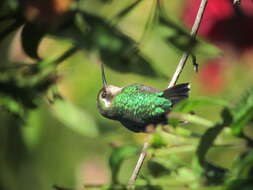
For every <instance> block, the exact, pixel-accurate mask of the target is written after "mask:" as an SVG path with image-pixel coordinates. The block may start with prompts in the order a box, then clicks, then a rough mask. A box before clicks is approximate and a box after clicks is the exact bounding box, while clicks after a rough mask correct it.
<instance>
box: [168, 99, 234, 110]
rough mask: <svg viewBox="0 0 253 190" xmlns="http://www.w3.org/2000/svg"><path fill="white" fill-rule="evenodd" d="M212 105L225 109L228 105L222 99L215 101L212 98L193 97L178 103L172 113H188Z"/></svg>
mask: <svg viewBox="0 0 253 190" xmlns="http://www.w3.org/2000/svg"><path fill="white" fill-rule="evenodd" d="M212 105H218V106H223V107H226V106H228V105H229V103H228V102H227V101H225V100H222V99H217V98H213V97H207V96H202V97H194V98H189V99H187V100H184V101H182V102H179V103H178V104H177V105H176V106H175V107H174V108H173V111H175V112H190V111H194V109H196V108H199V107H203V106H212Z"/></svg>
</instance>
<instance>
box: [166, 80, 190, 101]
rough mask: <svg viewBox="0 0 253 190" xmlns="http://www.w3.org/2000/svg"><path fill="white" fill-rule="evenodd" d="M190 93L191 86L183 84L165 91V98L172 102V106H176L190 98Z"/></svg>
mask: <svg viewBox="0 0 253 190" xmlns="http://www.w3.org/2000/svg"><path fill="white" fill-rule="evenodd" d="M189 91H190V84H189V83H182V84H178V85H175V86H173V87H171V88H168V89H166V90H164V95H163V97H165V98H167V99H169V100H171V101H172V104H173V105H174V104H176V103H178V102H179V101H181V100H183V99H186V98H188V96H189Z"/></svg>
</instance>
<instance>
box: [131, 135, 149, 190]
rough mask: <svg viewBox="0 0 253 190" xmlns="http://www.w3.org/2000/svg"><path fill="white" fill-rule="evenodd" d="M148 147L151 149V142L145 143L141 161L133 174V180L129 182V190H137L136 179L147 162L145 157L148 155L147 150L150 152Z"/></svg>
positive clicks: (139, 160) (140, 157)
mask: <svg viewBox="0 0 253 190" xmlns="http://www.w3.org/2000/svg"><path fill="white" fill-rule="evenodd" d="M148 147H149V140H146V141H145V142H144V145H143V148H142V150H141V154H140V156H139V159H138V161H137V163H136V166H135V168H134V171H133V173H132V176H131V178H130V179H129V182H128V190H133V189H135V181H136V178H137V176H138V174H139V172H140V170H141V166H142V164H143V162H144V160H145V157H146V155H147V150H148Z"/></svg>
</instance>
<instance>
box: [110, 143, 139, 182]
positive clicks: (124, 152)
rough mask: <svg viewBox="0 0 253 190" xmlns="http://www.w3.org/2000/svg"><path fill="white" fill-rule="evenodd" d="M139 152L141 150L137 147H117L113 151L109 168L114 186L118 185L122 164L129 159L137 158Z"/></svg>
mask: <svg viewBox="0 0 253 190" xmlns="http://www.w3.org/2000/svg"><path fill="white" fill-rule="evenodd" d="M139 151H140V148H139V147H137V146H121V147H115V148H114V149H113V150H112V153H111V155H110V158H109V166H110V169H111V175H112V183H113V184H115V183H117V176H118V173H119V170H120V166H121V164H122V162H123V161H124V160H125V159H127V158H130V157H132V156H135V155H136V154H137V153H138V152H139Z"/></svg>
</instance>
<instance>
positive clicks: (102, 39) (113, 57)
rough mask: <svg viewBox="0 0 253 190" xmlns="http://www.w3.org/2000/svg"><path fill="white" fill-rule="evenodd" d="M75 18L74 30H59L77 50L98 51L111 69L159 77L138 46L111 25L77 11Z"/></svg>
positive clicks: (96, 17)
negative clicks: (78, 48) (74, 44)
mask: <svg viewBox="0 0 253 190" xmlns="http://www.w3.org/2000/svg"><path fill="white" fill-rule="evenodd" d="M75 19H76V21H74V23H75V26H74V27H72V28H70V27H69V28H68V30H66V31H62V36H63V37H64V36H65V37H68V38H71V39H72V40H73V42H74V43H76V45H77V46H78V47H82V48H84V49H85V50H86V51H89V52H90V53H93V52H99V55H100V58H101V59H102V61H103V62H104V63H105V64H106V65H107V66H109V67H110V68H112V69H114V70H117V71H119V72H124V73H126V72H133V73H137V74H141V75H146V76H150V77H156V76H159V75H158V73H157V72H156V71H155V69H154V68H153V67H152V66H151V64H150V63H149V62H148V59H147V57H145V56H144V55H142V54H141V53H140V52H139V49H138V46H137V45H138V44H137V43H136V42H135V41H134V40H133V39H131V38H130V37H129V36H127V35H125V34H124V33H123V32H121V31H120V30H119V29H118V28H116V27H115V26H114V25H112V24H111V23H109V22H107V21H106V20H104V19H103V18H101V17H98V16H96V15H92V14H89V13H87V12H78V13H77V15H76V18H75ZM83 26H85V29H83ZM80 27H81V28H82V29H80ZM80 31H81V33H80ZM55 35H59V33H55ZM143 68H145V69H143Z"/></svg>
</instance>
